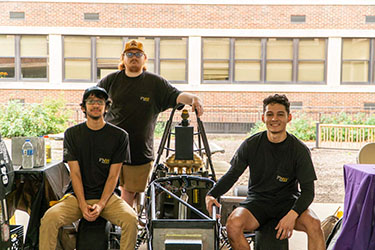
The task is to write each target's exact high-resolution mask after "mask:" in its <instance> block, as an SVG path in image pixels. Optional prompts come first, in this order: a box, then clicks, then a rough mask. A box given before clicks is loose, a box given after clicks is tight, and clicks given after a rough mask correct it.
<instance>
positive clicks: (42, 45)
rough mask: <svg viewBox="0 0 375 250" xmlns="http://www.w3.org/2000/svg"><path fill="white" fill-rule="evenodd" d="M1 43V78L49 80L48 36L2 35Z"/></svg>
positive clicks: (0, 36) (0, 37)
mask: <svg viewBox="0 0 375 250" xmlns="http://www.w3.org/2000/svg"><path fill="white" fill-rule="evenodd" d="M0 44H1V45H2V50H1V51H0V80H2V81H3V80H4V79H5V80H15V81H21V80H22V81H28V80H39V81H40V80H42V81H44V80H47V78H48V76H47V75H48V73H47V72H48V37H47V36H34V35H33V36H31V35H30V36H29V35H0Z"/></svg>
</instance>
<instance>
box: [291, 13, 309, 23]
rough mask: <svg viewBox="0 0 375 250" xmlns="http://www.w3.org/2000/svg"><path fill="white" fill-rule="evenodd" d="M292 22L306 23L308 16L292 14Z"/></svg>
mask: <svg viewBox="0 0 375 250" xmlns="http://www.w3.org/2000/svg"><path fill="white" fill-rule="evenodd" d="M290 22H291V23H305V22H306V16H305V15H291V16H290Z"/></svg>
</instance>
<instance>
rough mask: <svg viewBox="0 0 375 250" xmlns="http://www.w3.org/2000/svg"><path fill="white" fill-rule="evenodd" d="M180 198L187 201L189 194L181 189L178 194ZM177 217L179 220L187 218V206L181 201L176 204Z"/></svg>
mask: <svg viewBox="0 0 375 250" xmlns="http://www.w3.org/2000/svg"><path fill="white" fill-rule="evenodd" d="M180 198H181V200H183V201H186V202H188V200H189V196H188V195H187V193H186V192H185V190H182V194H181V196H180ZM178 219H179V220H186V219H187V206H185V205H184V204H182V203H179V204H178Z"/></svg>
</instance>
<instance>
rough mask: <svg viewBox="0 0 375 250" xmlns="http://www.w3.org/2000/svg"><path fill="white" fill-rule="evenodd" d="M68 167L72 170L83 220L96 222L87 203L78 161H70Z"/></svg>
mask: <svg viewBox="0 0 375 250" xmlns="http://www.w3.org/2000/svg"><path fill="white" fill-rule="evenodd" d="M68 165H69V168H70V178H71V179H72V186H73V190H74V194H75V196H76V197H77V200H78V205H79V208H80V209H81V212H82V215H83V218H85V219H86V220H87V221H94V220H95V219H96V218H94V216H92V215H91V214H90V210H91V209H92V207H91V206H90V205H88V204H87V203H86V199H85V194H84V191H83V184H82V177H81V171H80V168H79V164H78V161H68Z"/></svg>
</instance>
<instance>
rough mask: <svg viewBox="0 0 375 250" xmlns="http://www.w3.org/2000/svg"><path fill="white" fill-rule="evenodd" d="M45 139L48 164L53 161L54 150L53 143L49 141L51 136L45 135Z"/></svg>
mask: <svg viewBox="0 0 375 250" xmlns="http://www.w3.org/2000/svg"><path fill="white" fill-rule="evenodd" d="M43 138H44V148H45V156H46V163H50V162H51V161H52V150H51V142H50V140H49V136H48V135H45V136H43Z"/></svg>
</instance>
